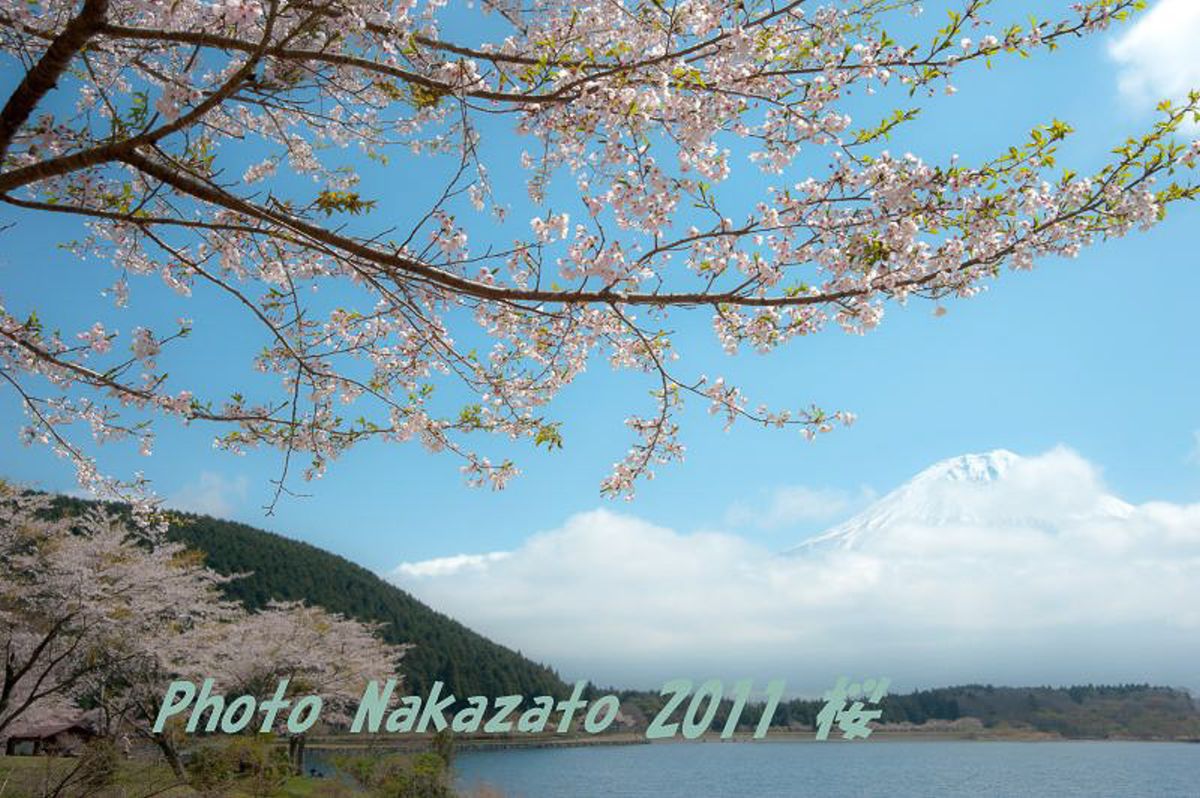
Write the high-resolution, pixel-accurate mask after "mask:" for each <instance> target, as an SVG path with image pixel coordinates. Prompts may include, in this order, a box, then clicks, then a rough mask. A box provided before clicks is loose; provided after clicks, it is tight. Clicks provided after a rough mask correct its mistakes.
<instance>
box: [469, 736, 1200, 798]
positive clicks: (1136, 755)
mask: <svg viewBox="0 0 1200 798" xmlns="http://www.w3.org/2000/svg"><path fill="white" fill-rule="evenodd" d="M455 765H456V768H457V771H458V774H459V779H458V783H459V786H460V787H461V788H464V789H469V788H472V787H475V786H478V785H480V784H487V785H490V786H492V787H495V788H497V789H499V790H500V791H501V792H502V794H503V795H504V796H506V798H593V797H594V796H605V798H607V797H608V796H613V797H615V798H620V797H624V798H651V796H653V797H654V798H663V797H664V796H681V797H686V798H705V797H706V796H739V797H740V796H754V797H755V798H767V797H769V796H781V798H782V796H787V797H788V798H792V796H797V795H817V796H831V798H836V797H837V796H876V795H915V796H954V797H955V798H960V797H961V796H1042V795H1047V796H1050V795H1052V796H1089V797H1092V796H1138V797H1139V798H1141V797H1142V796H1175V795H1179V796H1200V745H1196V744H1189V743H1142V742H1077V741H1071V742H971V741H937V742H903V741H898V742H893V741H887V742H883V741H881V742H874V743H870V742H867V743H863V742H853V743H839V742H830V743H804V742H768V741H762V742H742V743H733V742H730V743H720V742H704V743H666V744H654V745H632V746H595V747H580V748H540V749H518V750H505V751H483V752H464V753H461V754H459V756H458V758H457V760H456V762H455Z"/></svg>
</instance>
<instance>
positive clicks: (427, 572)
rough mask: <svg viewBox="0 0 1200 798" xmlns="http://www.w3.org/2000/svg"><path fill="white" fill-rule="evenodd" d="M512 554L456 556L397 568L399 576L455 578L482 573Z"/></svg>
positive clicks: (496, 552) (500, 552) (499, 552)
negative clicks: (467, 573)
mask: <svg viewBox="0 0 1200 798" xmlns="http://www.w3.org/2000/svg"><path fill="white" fill-rule="evenodd" d="M510 556H512V555H511V552H507V551H493V552H489V553H487V554H456V555H454V556H453V557H438V558H436V559H433V560H422V561H421V562H406V563H401V564H400V565H399V566H397V568H396V574H397V575H399V576H411V577H424V576H454V575H455V574H460V573H463V572H466V571H482V570H484V569H485V568H487V566H488V565H489V564H490V563H494V562H499V561H500V560H503V559H505V558H507V557H510Z"/></svg>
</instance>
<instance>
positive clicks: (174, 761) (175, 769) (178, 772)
mask: <svg viewBox="0 0 1200 798" xmlns="http://www.w3.org/2000/svg"><path fill="white" fill-rule="evenodd" d="M151 739H152V740H154V744H155V745H157V746H158V749H159V750H160V751H162V754H163V759H165V760H167V764H168V765H170V766H171V772H172V773H174V774H175V778H177V779H179V780H180V781H187V771H186V770H184V769H183V761H182V760H180V758H179V752H178V751H176V750H175V746H173V745H171V743H170V742H169V741H168V740H167V739H166V738H165V737H163V736H162V735H161V734H154V735H151Z"/></svg>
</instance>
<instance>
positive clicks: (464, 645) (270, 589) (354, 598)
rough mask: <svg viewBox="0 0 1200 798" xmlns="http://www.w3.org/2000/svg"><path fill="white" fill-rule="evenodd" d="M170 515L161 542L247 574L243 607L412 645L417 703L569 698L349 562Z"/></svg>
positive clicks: (405, 665) (241, 583)
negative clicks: (311, 607)
mask: <svg viewBox="0 0 1200 798" xmlns="http://www.w3.org/2000/svg"><path fill="white" fill-rule="evenodd" d="M82 505H83V502H82V500H79V499H71V498H66V497H60V498H59V506H60V507H61V508H63V509H68V508H71V509H74V508H78V507H81V506H82ZM171 515H172V522H171V525H170V531H169V533H168V537H170V538H171V539H172V540H177V541H180V542H182V543H185V544H187V545H188V546H189V547H191V548H194V549H198V550H200V551H202V552H204V553H205V558H206V559H205V561H206V562H207V563H208V565H209V566H210V567H211V568H212V569H213V570H215V571H217V572H219V573H222V574H237V573H247V572H249V574H250V575H249V576H246V577H243V578H241V579H235V580H233V581H232V582H230V583H228V584H227V585H226V592H227V593H228V595H229V596H230V597H232V598H234V599H237V600H238V601H241V602H243V603H244V604H246V605H247V606H248V607H250V608H252V609H257V608H259V607H261V606H263V605H264V604H266V603H267V602H268V601H271V600H272V599H275V600H281V601H294V600H303V601H305V602H307V603H309V604H315V605H318V606H321V607H324V608H325V609H327V610H329V611H331V612H338V613H341V614H343V615H347V616H349V617H352V618H357V619H359V620H362V621H375V622H379V623H382V624H384V627H383V629H382V630H381V634H382V635H383V636H384V637H385V638H386V639H387V640H388V641H389V642H395V643H410V644H412V645H413V648H412V649H410V650H409V651H408V653H407V654H405V656H404V660H403V662H402V668H401V669H402V671H403V673H404V677H405V688H406V690H407V691H408V692H411V693H414V694H418V695H425V694H427V693H428V691H429V688H430V686H431V685H432V684H433V682H435V681H438V680H440V681H442V682H444V683H445V684H446V686H447V689H448V690H449V691H450V692H453V693H454V695H456V696H459V697H460V698H461V697H464V696H471V695H484V696H489V697H492V696H498V695H523V696H537V695H555V696H565V695H566V694H568V693H569V690H568V689H567V687H566V686H565V685H564V684H563V682H562V680H561V679H560V678H559V677H558V674H556V673H555V672H554V671H553V670H551V669H550V668H548V667H546V666H544V665H540V664H538V663H536V662H532V661H530V660H529V659H526V658H525V657H524V656H522V655H521V654H520V653H519V652H516V651H513V650H511V649H508V648H505V647H504V646H501V645H498V644H496V643H493V642H492V641H490V640H488V639H487V638H485V637H483V636H482V635H480V634H477V633H475V632H472V631H471V630H470V629H468V628H467V627H465V626H463V625H462V624H461V623H459V622H458V621H455V620H454V619H452V618H449V617H447V616H445V615H443V614H441V613H440V612H437V611H435V610H433V609H431V608H430V607H427V606H426V605H424V604H422V603H421V602H420V601H417V600H416V599H415V598H413V597H412V596H410V595H409V594H408V593H405V592H404V591H403V590H400V589H399V588H397V587H395V586H394V585H391V584H389V583H388V582H385V581H384V580H382V579H380V578H379V577H378V576H376V575H375V574H373V573H371V572H370V571H368V570H367V569H366V568H363V567H361V566H358V565H355V564H354V563H352V562H350V561H349V560H346V559H344V558H342V557H339V556H337V555H335V554H331V553H329V552H327V551H324V550H322V549H318V548H317V547H315V546H311V545H309V544H307V543H301V542H299V541H295V540H290V539H288V538H285V537H282V536H280V535H276V534H273V533H271V532H265V531H263V530H261V529H256V528H254V527H251V526H247V525H245V524H239V523H234V522H232V521H221V520H218V519H216V518H210V517H208V516H202V515H193V514H190V513H177V512H172V513H171Z"/></svg>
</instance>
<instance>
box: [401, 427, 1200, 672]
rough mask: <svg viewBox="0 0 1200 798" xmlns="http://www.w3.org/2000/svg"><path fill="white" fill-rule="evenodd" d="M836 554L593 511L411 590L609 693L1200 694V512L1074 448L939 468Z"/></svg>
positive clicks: (900, 494) (411, 583) (872, 515)
mask: <svg viewBox="0 0 1200 798" xmlns="http://www.w3.org/2000/svg"><path fill="white" fill-rule="evenodd" d="M972 458H973V459H972ZM743 509H744V508H743ZM764 512H767V513H770V512H773V508H772V507H770V506H767V507H764ZM817 537H818V538H823V540H821V541H820V542H817V543H812V544H809V545H804V546H801V547H799V548H798V549H796V550H794V551H793V552H790V553H788V554H786V555H778V554H775V553H773V552H771V551H769V550H767V549H765V548H762V547H760V546H758V545H756V544H754V543H751V542H749V541H748V540H746V539H744V538H742V537H740V536H738V535H736V534H732V533H724V532H694V533H681V532H678V531H675V530H671V529H667V528H664V527H661V526H656V525H654V524H651V523H648V522H646V521H644V520H642V519H639V518H637V517H634V516H631V515H627V514H621V513H616V512H612V511H609V510H595V511H591V512H586V513H581V514H578V515H575V516H573V517H571V518H570V519H568V520H567V521H566V523H564V524H563V525H562V526H561V527H560V528H558V529H554V530H551V531H547V532H542V533H539V534H535V535H533V536H531V537H530V538H528V539H527V540H526V541H525V543H524V544H523V545H522V546H520V547H519V548H518V549H516V550H514V551H511V552H507V553H499V554H498V553H493V554H489V555H486V556H482V557H478V556H463V557H461V558H443V559H441V560H439V561H437V562H436V565H434V564H433V563H430V564H422V563H406V564H404V565H402V566H400V567H398V568H397V569H396V571H395V572H394V573H393V575H392V578H393V579H394V580H395V581H396V582H397V583H398V584H400V585H401V586H402V587H404V588H405V589H407V590H409V591H411V592H412V593H414V594H415V595H416V596H418V597H419V598H421V599H422V600H424V601H426V602H428V603H429V604H431V605H432V606H434V607H436V608H437V609H439V610H440V611H443V612H446V613H448V614H450V615H452V616H454V617H456V618H458V619H460V620H461V621H463V622H464V623H466V624H467V625H469V626H471V627H473V628H475V629H477V630H478V631H480V632H482V633H484V634H486V635H489V636H491V637H493V638H494V639H497V640H500V641H503V642H504V643H505V644H507V645H509V646H513V647H515V648H519V649H520V650H521V651H522V652H524V653H525V654H528V655H531V656H533V657H535V658H537V659H540V660H544V661H547V662H549V663H551V664H553V665H555V666H557V667H558V668H559V669H560V670H562V671H563V673H564V675H566V676H568V677H574V676H585V677H590V678H592V679H593V680H596V681H598V682H600V683H613V684H622V685H641V686H647V687H649V686H655V685H656V683H657V682H658V681H661V680H663V679H666V678H670V677H673V676H679V675H690V676H694V677H707V676H718V677H722V678H740V677H743V676H753V677H755V678H759V679H767V678H775V677H781V678H785V679H787V680H788V682H789V685H790V686H791V687H792V688H793V689H797V690H803V691H817V690H820V689H823V688H824V687H826V686H828V685H827V684H826V683H830V684H831V683H832V681H833V680H834V679H835V678H836V677H837V676H838V675H839V674H842V673H846V674H848V675H851V676H860V677H865V676H872V675H886V676H890V677H891V678H892V679H893V681H894V682H895V683H897V684H898V685H900V686H902V687H913V686H931V685H936V684H949V683H963V682H992V683H997V684H1001V683H1003V684H1043V683H1051V684H1062V683H1083V682H1128V681H1137V682H1142V681H1150V682H1154V683H1166V684H1172V685H1180V686H1189V687H1196V686H1200V685H1198V684H1197V679H1196V672H1195V669H1194V666H1193V663H1194V662H1195V661H1196V658H1197V655H1198V654H1200V504H1198V505H1190V506H1184V505H1175V504H1167V503H1161V502H1155V503H1148V504H1143V505H1136V506H1135V505H1131V504H1128V503H1126V502H1124V501H1121V500H1120V499H1118V498H1116V497H1114V496H1112V495H1110V494H1109V493H1108V492H1107V491H1106V489H1105V487H1104V484H1103V482H1102V480H1101V477H1100V475H1099V473H1098V471H1097V469H1096V468H1095V467H1094V466H1092V465H1091V464H1090V463H1088V462H1087V461H1086V460H1084V459H1083V458H1081V457H1080V456H1079V455H1078V454H1075V453H1074V452H1072V451H1070V450H1066V449H1056V450H1054V451H1051V452H1048V453H1046V454H1043V455H1040V456H1037V457H1024V458H1022V457H1017V456H1016V455H1012V454H1011V453H1006V452H996V453H992V454H989V455H973V456H968V457H964V458H955V459H953V460H949V461H945V462H943V463H939V464H937V465H935V466H933V467H932V468H930V469H928V470H927V471H925V472H922V474H920V475H918V476H917V477H915V478H914V479H913V480H911V481H910V482H908V483H906V484H905V485H904V486H901V487H900V488H898V489H897V490H896V491H893V492H892V493H889V494H887V495H886V496H884V497H882V498H880V499H879V500H878V501H877V502H875V503H873V504H872V505H870V506H869V507H868V508H867V509H866V510H864V511H863V512H862V513H860V514H858V515H857V516H855V517H854V518H852V519H850V520H849V521H847V522H846V523H845V524H842V525H840V526H838V527H834V528H833V529H832V530H831V531H830V533H828V534H827V535H824V536H817ZM456 563H460V564H461V567H456V565H455V564H456Z"/></svg>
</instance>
